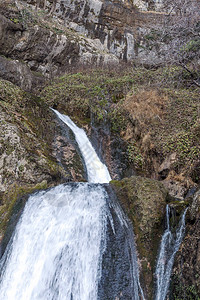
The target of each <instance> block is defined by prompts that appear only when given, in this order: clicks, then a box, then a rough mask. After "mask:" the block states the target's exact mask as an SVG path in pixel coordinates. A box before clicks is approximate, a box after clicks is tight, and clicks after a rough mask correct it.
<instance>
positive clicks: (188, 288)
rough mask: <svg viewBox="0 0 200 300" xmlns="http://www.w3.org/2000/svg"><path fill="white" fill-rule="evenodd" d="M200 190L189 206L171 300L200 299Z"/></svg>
mask: <svg viewBox="0 0 200 300" xmlns="http://www.w3.org/2000/svg"><path fill="white" fill-rule="evenodd" d="M199 236H200V190H198V191H197V192H196V193H195V195H194V197H193V200H192V202H191V204H190V205H189V208H188V212H187V216H186V232H185V238H184V239H183V242H182V244H181V247H180V249H179V251H178V252H177V255H176V257H175V262H174V267H173V274H172V280H171V294H170V299H172V300H174V299H178V298H181V299H182V298H183V299H199V297H200V280H199V278H200V242H199Z"/></svg>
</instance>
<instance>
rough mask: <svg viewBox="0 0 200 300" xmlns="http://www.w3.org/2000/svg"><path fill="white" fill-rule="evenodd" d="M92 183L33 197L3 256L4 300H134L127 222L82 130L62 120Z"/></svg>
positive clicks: (0, 287) (136, 287)
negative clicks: (75, 142) (109, 189)
mask: <svg viewBox="0 0 200 300" xmlns="http://www.w3.org/2000/svg"><path fill="white" fill-rule="evenodd" d="M54 112H55V113H56V114H57V116H58V117H59V118H60V119H61V120H62V121H63V122H64V123H65V124H67V125H68V126H69V127H70V128H71V129H72V131H73V132H74V135H75V138H76V141H77V143H78V145H79V147H80V151H81V153H82V155H83V158H84V160H85V164H86V168H87V173H88V181H89V183H68V184H62V185H59V186H57V187H54V188H51V189H48V190H46V191H40V192H37V193H35V194H33V195H31V196H30V197H29V199H28V201H27V203H26V206H25V209H24V211H23V213H22V216H21V218H20V220H19V222H18V224H17V226H16V228H15V232H14V233H13V236H12V238H11V240H10V242H9V244H8V247H7V249H6V251H5V253H4V255H3V257H2V259H1V262H0V267H1V274H0V298H1V299H3V300H107V299H113V300H115V299H124V300H139V299H141V298H143V293H142V289H141V287H140V283H139V275H138V266H137V256H136V251H135V244H134V239H133V232H132V229H131V226H130V224H129V220H128V219H127V218H126V216H125V214H124V213H123V211H122V210H121V208H120V206H119V204H118V203H117V201H115V199H114V198H113V199H112V197H111V198H110V197H109V193H108V192H107V190H106V187H107V189H108V188H109V187H108V185H107V186H106V185H102V184H99V183H108V182H109V181H110V180H111V178H110V175H109V172H108V170H107V168H106V166H105V165H104V164H103V163H102V162H101V161H100V160H99V158H98V156H97V154H96V152H95V150H94V149H93V147H92V145H91V143H90V142H89V140H88V138H87V136H86V134H85V132H84V131H83V130H82V129H80V128H78V127H77V126H76V125H75V124H74V123H73V122H72V121H71V120H70V118H68V117H67V116H64V115H61V114H60V113H59V112H57V111H55V110H54Z"/></svg>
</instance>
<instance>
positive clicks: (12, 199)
mask: <svg viewBox="0 0 200 300" xmlns="http://www.w3.org/2000/svg"><path fill="white" fill-rule="evenodd" d="M46 188H47V182H46V181H45V180H44V181H42V182H41V183H38V184H36V185H25V186H19V185H17V184H14V185H13V186H12V187H10V189H9V190H8V191H7V192H6V193H5V194H4V196H3V199H2V202H3V205H2V206H1V207H0V236H1V237H2V236H3V235H4V232H5V229H6V226H7V224H8V221H9V219H10V217H11V214H12V210H13V207H14V205H15V203H16V201H17V199H19V198H20V197H22V196H24V195H27V194H31V193H33V192H34V191H36V190H41V189H46Z"/></svg>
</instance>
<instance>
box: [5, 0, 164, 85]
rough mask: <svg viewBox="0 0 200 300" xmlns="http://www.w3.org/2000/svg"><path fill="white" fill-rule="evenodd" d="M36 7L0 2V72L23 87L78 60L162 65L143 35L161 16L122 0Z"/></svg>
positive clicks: (65, 68) (155, 51)
mask: <svg viewBox="0 0 200 300" xmlns="http://www.w3.org/2000/svg"><path fill="white" fill-rule="evenodd" d="M46 3H47V4H46V6H45V9H42V8H43V3H42V2H41V8H39V10H37V11H36V10H35V8H36V3H35V2H34V1H27V2H25V1H14V0H7V1H6V2H5V3H4V4H3V3H1V4H0V55H1V58H0V75H1V77H3V78H4V79H6V80H10V81H12V82H13V83H16V84H18V85H20V86H21V87H22V88H24V89H26V90H31V89H34V88H35V87H36V86H38V85H42V84H43V83H44V78H43V75H44V76H45V77H47V78H52V77H53V76H55V75H59V74H62V73H64V72H65V71H66V70H67V69H69V68H72V67H73V66H74V65H76V64H77V63H79V64H80V63H81V64H96V65H101V64H110V63H117V62H118V60H119V59H122V60H125V61H130V60H133V59H136V60H137V62H143V63H146V64H149V63H151V62H152V59H153V60H154V63H155V64H157V63H160V62H161V57H159V55H158V49H156V48H152V49H150V50H149V49H145V47H144V45H145V43H146V42H145V40H144V38H143V36H144V35H145V34H147V32H148V31H149V30H148V27H149V24H153V23H155V24H157V23H159V22H160V21H161V19H162V18H163V16H162V14H160V15H159V14H155V13H153V12H149V13H143V12H140V11H138V9H137V8H136V7H135V6H134V5H133V4H131V2H130V3H129V2H122V1H95V0H91V1H75V2H71V1H60V2H59V1H58V2H57V5H56V7H55V11H54V13H53V14H50V15H49V14H48V12H49V11H50V10H51V6H52V4H51V2H48V1H47V2H46Z"/></svg>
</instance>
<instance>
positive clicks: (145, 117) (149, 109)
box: [124, 89, 168, 125]
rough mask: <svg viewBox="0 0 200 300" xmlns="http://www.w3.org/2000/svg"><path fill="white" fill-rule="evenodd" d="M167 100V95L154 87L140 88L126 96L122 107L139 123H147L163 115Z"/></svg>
mask: <svg viewBox="0 0 200 300" xmlns="http://www.w3.org/2000/svg"><path fill="white" fill-rule="evenodd" d="M167 101H168V97H167V96H165V95H163V94H162V95H161V94H159V92H158V91H157V90H155V89H151V90H141V91H139V92H138V93H137V94H134V95H129V96H128V97H127V98H126V100H125V102H124V108H125V110H126V111H127V112H128V113H129V115H130V116H131V117H132V119H133V120H137V121H138V122H139V123H140V125H148V124H150V123H152V122H153V121H154V120H157V119H159V120H160V119H162V118H163V117H164V114H165V106H166V103H167Z"/></svg>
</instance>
